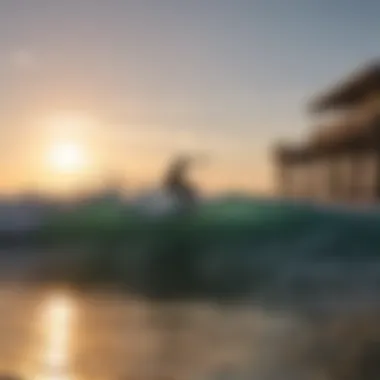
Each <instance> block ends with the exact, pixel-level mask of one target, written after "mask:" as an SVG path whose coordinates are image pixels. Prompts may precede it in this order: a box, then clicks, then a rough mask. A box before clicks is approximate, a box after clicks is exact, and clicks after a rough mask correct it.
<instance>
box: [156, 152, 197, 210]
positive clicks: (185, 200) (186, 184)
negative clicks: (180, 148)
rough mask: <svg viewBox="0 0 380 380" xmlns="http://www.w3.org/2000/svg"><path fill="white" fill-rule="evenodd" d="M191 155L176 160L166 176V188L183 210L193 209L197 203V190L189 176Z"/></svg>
mask: <svg viewBox="0 0 380 380" xmlns="http://www.w3.org/2000/svg"><path fill="white" fill-rule="evenodd" d="M192 161H193V160H192V159H191V158H190V157H186V156H181V157H178V158H177V159H175V160H174V162H173V163H172V164H171V165H170V166H169V170H168V172H167V174H166V176H165V178H164V184H163V185H164V188H165V190H166V191H167V193H168V194H169V195H170V196H171V197H173V198H174V200H175V201H176V202H177V203H178V204H179V206H180V208H181V209H182V210H192V209H193V208H194V207H195V206H196V204H197V199H198V196H197V192H196V190H195V188H194V186H193V185H192V184H191V183H190V181H189V180H188V178H187V173H188V170H189V166H190V164H191V163H192Z"/></svg>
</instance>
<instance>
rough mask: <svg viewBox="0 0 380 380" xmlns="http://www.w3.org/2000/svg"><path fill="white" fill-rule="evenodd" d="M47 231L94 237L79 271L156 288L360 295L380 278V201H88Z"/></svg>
mask: <svg viewBox="0 0 380 380" xmlns="http://www.w3.org/2000/svg"><path fill="white" fill-rule="evenodd" d="M44 233H45V236H48V237H49V239H50V243H51V244H56V245H62V244H66V245H67V246H70V244H71V245H75V244H77V243H78V242H80V243H81V244H83V245H84V246H86V247H88V249H87V253H86V254H83V256H81V259H79V257H78V262H77V264H76V267H75V271H70V273H71V276H73V273H75V276H77V277H76V279H79V281H82V282H94V283H97V282H99V283H101V282H117V283H121V284H123V285H124V286H126V287H127V288H128V289H130V290H133V291H137V292H140V293H141V292H143V293H144V292H145V293H147V294H149V295H151V296H163V295H169V294H170V293H175V295H176V296H179V297H182V296H189V295H192V296H194V295H196V296H207V297H221V298H227V297H232V298H236V297H247V296H249V297H253V298H254V297H258V296H260V297H267V298H268V297H269V298H277V299H282V300H285V299H286V300H289V299H292V300H294V299H297V300H298V299H300V297H301V298H302V297H303V298H304V300H308V299H310V298H312V299H313V300H314V299H315V297H316V296H317V295H319V296H321V295H323V297H337V296H339V297H341V299H342V297H344V296H347V297H351V298H352V295H353V292H355V294H359V293H360V294H361V296H360V297H361V298H362V299H363V294H366V295H368V297H369V296H370V294H372V293H373V294H375V291H376V289H377V286H378V285H380V270H379V268H380V260H379V259H380V212H377V211H376V210H372V211H368V210H367V211H360V210H349V209H345V208H335V209H333V208H327V207H325V208H322V207H317V206H313V205H307V204H297V203H289V202H288V203H286V202H280V201H270V200H258V199H249V198H235V199H226V200H220V201H210V202H207V203H205V204H203V205H202V206H201V207H200V208H199V210H197V211H196V212H194V213H193V214H192V215H187V216H178V215H174V214H172V215H170V214H168V215H161V216H154V217H153V216H148V215H145V214H142V213H141V212H139V210H138V209H136V208H134V207H132V206H129V207H126V208H125V209H120V208H118V207H114V208H112V207H105V206H103V207H98V208H96V207H91V208H89V207H87V208H83V209H78V210H76V211H75V212H72V213H69V214H67V215H65V216H62V215H61V216H59V217H58V218H56V219H55V220H54V221H50V223H49V225H48V226H47V228H46V229H45V230H44ZM75 281H76V280H75ZM171 295H173V294H171Z"/></svg>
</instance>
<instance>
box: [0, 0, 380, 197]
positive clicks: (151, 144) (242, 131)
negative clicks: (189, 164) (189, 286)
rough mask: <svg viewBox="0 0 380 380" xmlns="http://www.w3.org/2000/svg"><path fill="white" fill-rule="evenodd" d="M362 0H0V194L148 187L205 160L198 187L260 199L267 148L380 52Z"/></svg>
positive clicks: (299, 130)
mask: <svg viewBox="0 0 380 380" xmlns="http://www.w3.org/2000/svg"><path fill="white" fill-rule="evenodd" d="M379 15H380V3H379V2H376V1H371V0H361V1H359V0H357V1H356V0H286V1H285V0H1V1H0V55H1V61H0V76H1V86H0V109H1V112H0V126H1V136H0V137H1V138H0V147H1V159H0V173H1V175H0V192H7V191H11V192H12V191H20V190H25V189H32V188H38V189H41V190H49V191H50V190H58V191H61V190H63V189H68V188H70V186H71V187H75V186H85V185H87V184H89V183H93V181H94V180H98V181H99V180H105V179H110V178H113V179H115V178H120V180H121V181H125V184H129V185H130V186H141V185H150V184H152V185H154V184H155V183H156V182H157V181H158V180H159V178H160V175H161V173H162V170H163V169H164V167H165V165H166V163H167V161H168V159H169V158H170V157H171V156H172V155H173V154H176V153H177V152H182V151H189V152H200V153H207V154H208V155H209V157H210V159H209V161H208V163H207V166H205V167H202V168H201V170H200V171H199V173H198V174H197V175H198V176H199V177H197V178H199V180H200V181H201V185H202V186H203V188H204V189H206V190H223V189H243V190H249V191H270V189H271V185H272V179H271V171H270V161H269V160H268V154H267V153H268V152H267V149H268V146H270V144H271V142H273V141H274V140H276V139H279V138H283V137H288V138H298V137H300V136H302V135H303V134H304V133H305V132H306V131H307V130H308V129H309V128H311V125H312V120H310V119H309V117H308V116H307V115H306V114H305V112H304V106H305V102H306V100H307V99H308V97H309V96H311V95H313V94H315V93H316V92H318V91H320V90H323V89H324V88H325V86H326V85H329V84H330V83H331V82H334V81H335V80H337V79H340V78H341V76H342V75H345V74H347V73H349V72H350V71H352V70H353V69H355V68H356V67H357V66H358V65H360V64H362V63H365V62H367V61H368V60H370V59H372V58H374V57H377V56H378V53H379V52H380V44H379V37H380V22H379Z"/></svg>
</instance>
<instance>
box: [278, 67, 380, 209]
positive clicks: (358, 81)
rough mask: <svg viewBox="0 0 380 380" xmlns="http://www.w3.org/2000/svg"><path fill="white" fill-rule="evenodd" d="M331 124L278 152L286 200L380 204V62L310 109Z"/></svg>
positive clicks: (280, 181) (280, 146) (281, 188)
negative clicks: (376, 202) (379, 202)
mask: <svg viewBox="0 0 380 380" xmlns="http://www.w3.org/2000/svg"><path fill="white" fill-rule="evenodd" d="M309 112H310V114H312V115H314V116H317V117H320V118H321V119H322V118H324V119H327V120H328V121H325V122H319V123H318V124H320V125H318V124H317V128H316V129H315V130H314V132H313V133H311V134H310V136H309V137H308V138H306V139H305V141H303V142H302V143H300V144H293V145H291V144H290V145H289V144H285V145H284V144H278V145H277V146H276V147H275V149H274V160H275V167H276V179H277V185H278V192H279V193H280V195H282V196H284V197H286V198H297V199H299V198H301V199H313V200H326V201H342V202H356V201H359V202H362V201H363V202H375V201H380V62H378V63H373V64H370V65H367V66H366V67H365V68H362V69H360V70H357V72H355V73H353V74H352V75H351V76H350V77H349V78H347V79H346V80H343V81H342V82H341V83H338V84H337V85H336V86H334V87H333V88H332V89H331V90H330V91H327V92H326V93H325V94H323V95H321V96H319V97H316V98H315V99H314V100H313V101H312V102H311V103H310V105H309Z"/></svg>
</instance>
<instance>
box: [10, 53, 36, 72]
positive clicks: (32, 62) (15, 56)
mask: <svg viewBox="0 0 380 380" xmlns="http://www.w3.org/2000/svg"><path fill="white" fill-rule="evenodd" d="M10 64H11V66H12V67H13V68H15V69H20V70H34V69H35V68H36V67H37V58H36V55H35V54H34V53H33V52H32V51H31V50H29V49H25V48H20V49H15V50H14V51H12V52H11V53H10Z"/></svg>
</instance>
